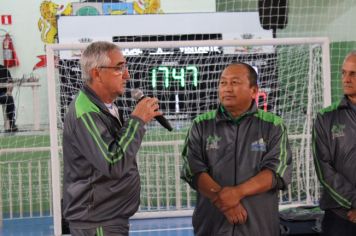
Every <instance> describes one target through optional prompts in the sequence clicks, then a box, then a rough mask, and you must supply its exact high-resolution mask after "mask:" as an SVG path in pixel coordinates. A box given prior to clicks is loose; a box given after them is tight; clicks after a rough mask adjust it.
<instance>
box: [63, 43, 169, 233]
mask: <svg viewBox="0 0 356 236" xmlns="http://www.w3.org/2000/svg"><path fill="white" fill-rule="evenodd" d="M81 68H82V78H83V80H84V87H83V89H82V90H81V91H80V92H79V94H78V95H77V97H76V98H75V99H74V100H73V101H72V103H71V104H70V106H69V109H68V112H67V115H66V117H65V119H64V130H63V158H64V175H63V207H64V217H65V218H66V220H67V221H68V222H69V228H70V231H71V235H72V236H89V235H98V236H101V235H105V236H113V235H115V236H118V235H119V236H120V235H128V231H129V222H128V218H129V217H130V216H132V215H133V214H134V213H135V212H136V211H137V209H138V206H139V201H140V178H139V173H138V169H137V163H136V154H137V152H138V150H139V147H140V145H141V142H142V139H143V136H144V134H145V128H144V125H145V124H146V123H148V122H150V121H151V120H152V119H153V118H154V117H155V116H157V115H162V113H161V112H160V111H158V109H159V106H158V100H157V99H156V98H149V97H146V98H144V99H142V101H140V102H139V103H138V104H137V105H136V107H135V109H134V110H133V112H132V113H131V116H130V117H129V119H128V120H126V121H123V120H122V118H120V117H121V116H120V115H119V113H118V110H117V107H116V106H115V105H114V103H113V102H114V101H115V99H116V98H117V97H118V96H120V95H122V94H123V93H124V92H125V87H126V82H127V80H128V79H130V75H129V72H128V70H127V65H126V60H125V58H124V56H123V54H122V52H121V51H120V49H119V47H117V46H116V45H115V44H112V43H109V42H94V43H92V44H90V45H89V46H88V47H87V48H86V49H85V51H84V52H83V54H82V57H81Z"/></svg>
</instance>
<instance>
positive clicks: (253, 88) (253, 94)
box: [251, 86, 258, 99]
mask: <svg viewBox="0 0 356 236" xmlns="http://www.w3.org/2000/svg"><path fill="white" fill-rule="evenodd" d="M251 90H252V94H251V95H252V99H255V98H256V96H257V94H258V87H257V86H252V87H251Z"/></svg>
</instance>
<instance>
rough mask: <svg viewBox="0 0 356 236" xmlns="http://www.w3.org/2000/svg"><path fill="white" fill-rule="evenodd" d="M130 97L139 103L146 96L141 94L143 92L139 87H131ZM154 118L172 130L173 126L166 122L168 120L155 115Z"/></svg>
mask: <svg viewBox="0 0 356 236" xmlns="http://www.w3.org/2000/svg"><path fill="white" fill-rule="evenodd" d="M131 97H132V98H133V99H135V100H136V102H137V103H139V102H140V101H141V100H142V99H143V98H145V97H146V96H145V95H144V94H143V92H142V91H141V90H140V89H133V90H132V91H131ZM155 119H156V120H157V121H158V123H160V124H161V125H162V126H163V127H164V128H166V129H168V130H169V131H172V130H173V128H172V126H171V124H170V123H169V122H168V120H167V119H166V118H165V117H164V116H163V115H160V116H155Z"/></svg>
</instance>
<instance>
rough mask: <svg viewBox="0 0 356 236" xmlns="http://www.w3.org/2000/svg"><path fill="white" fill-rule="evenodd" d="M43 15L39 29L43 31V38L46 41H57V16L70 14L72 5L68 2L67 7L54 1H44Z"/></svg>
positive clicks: (39, 22) (41, 10) (42, 6)
mask: <svg viewBox="0 0 356 236" xmlns="http://www.w3.org/2000/svg"><path fill="white" fill-rule="evenodd" d="M40 13H41V17H40V19H39V20H38V29H39V30H40V32H41V40H42V41H43V42H44V43H55V41H56V37H57V19H56V16H58V15H64V16H68V15H71V14H72V5H71V3H68V4H67V6H66V7H64V6H63V5H59V4H56V3H54V2H52V1H43V2H42V3H41V5H40Z"/></svg>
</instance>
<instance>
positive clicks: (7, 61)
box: [2, 33, 20, 67]
mask: <svg viewBox="0 0 356 236" xmlns="http://www.w3.org/2000/svg"><path fill="white" fill-rule="evenodd" d="M2 49H3V50H4V52H3V53H4V66H5V67H14V66H18V65H19V64H20V63H19V60H18V58H17V55H16V52H15V48H14V44H13V43H12V39H11V37H10V35H9V34H8V33H7V34H6V35H5V39H4V41H3V42H2Z"/></svg>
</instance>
